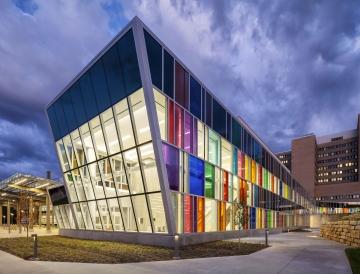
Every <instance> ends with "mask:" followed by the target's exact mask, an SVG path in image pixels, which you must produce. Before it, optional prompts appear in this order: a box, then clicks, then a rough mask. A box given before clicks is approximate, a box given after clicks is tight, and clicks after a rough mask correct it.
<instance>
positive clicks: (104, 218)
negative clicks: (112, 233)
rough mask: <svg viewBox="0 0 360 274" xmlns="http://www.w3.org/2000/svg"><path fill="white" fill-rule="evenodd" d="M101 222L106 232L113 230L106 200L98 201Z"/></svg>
mask: <svg viewBox="0 0 360 274" xmlns="http://www.w3.org/2000/svg"><path fill="white" fill-rule="evenodd" d="M97 204H98V208H99V213H100V218H101V222H102V224H103V229H104V230H113V227H112V223H111V219H110V215H109V211H108V207H107V203H106V200H98V201H97Z"/></svg>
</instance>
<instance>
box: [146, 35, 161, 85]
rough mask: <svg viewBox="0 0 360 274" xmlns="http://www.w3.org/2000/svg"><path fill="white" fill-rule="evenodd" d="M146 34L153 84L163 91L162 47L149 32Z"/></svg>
mask: <svg viewBox="0 0 360 274" xmlns="http://www.w3.org/2000/svg"><path fill="white" fill-rule="evenodd" d="M144 34H145V43H146V50H147V55H148V59H149V66H150V73H151V79H152V83H153V85H154V86H156V87H158V88H159V89H160V90H162V47H161V45H160V44H159V43H158V42H157V41H156V40H155V39H154V38H152V37H151V35H150V34H149V33H148V32H146V31H144Z"/></svg>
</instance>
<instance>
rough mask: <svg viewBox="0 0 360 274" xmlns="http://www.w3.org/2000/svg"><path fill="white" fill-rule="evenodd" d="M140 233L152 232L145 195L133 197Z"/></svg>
mask: <svg viewBox="0 0 360 274" xmlns="http://www.w3.org/2000/svg"><path fill="white" fill-rule="evenodd" d="M131 199H132V201H133V205H134V212H135V216H136V220H137V224H138V228H139V231H141V232H152V229H151V223H150V218H149V211H148V206H147V202H146V199H145V195H135V196H131Z"/></svg>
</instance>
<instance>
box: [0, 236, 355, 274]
mask: <svg viewBox="0 0 360 274" xmlns="http://www.w3.org/2000/svg"><path fill="white" fill-rule="evenodd" d="M243 241H248V242H259V241H263V239H262V238H261V239H260V238H247V239H243ZM269 243H270V244H271V247H269V248H266V249H264V250H261V251H259V252H256V253H254V254H251V255H246V256H232V257H217V258H206V259H189V260H178V261H163V262H147V263H131V264H116V265H104V264H88V263H60V262H29V261H24V260H22V259H19V258H17V257H14V256H12V255H9V254H7V253H5V252H0V273H4V274H5V273H6V274H12V273H14V274H15V273H16V274H21V273H36V274H43V273H64V274H68V273H76V274H82V273H86V274H92V273H97V274H98V273H109V274H110V273H134V274H135V273H154V274H155V273H244V274H249V273H250V274H251V273H311V274H314V273H321V274H323V273H324V274H336V273H339V274H346V273H352V272H351V269H350V266H349V263H348V261H347V258H346V255H345V252H344V248H345V246H343V245H341V244H339V243H336V242H332V241H328V240H324V239H322V238H319V237H318V233H317V232H315V233H314V232H312V233H302V232H291V233H283V234H277V235H271V236H270V240H269Z"/></svg>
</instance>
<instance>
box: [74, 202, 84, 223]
mask: <svg viewBox="0 0 360 274" xmlns="http://www.w3.org/2000/svg"><path fill="white" fill-rule="evenodd" d="M72 205H73V209H74V213H75V219H76V222H77V224H78V228H79V229H85V225H84V220H83V217H82V213H81V209H80V205H79V203H75V204H72Z"/></svg>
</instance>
